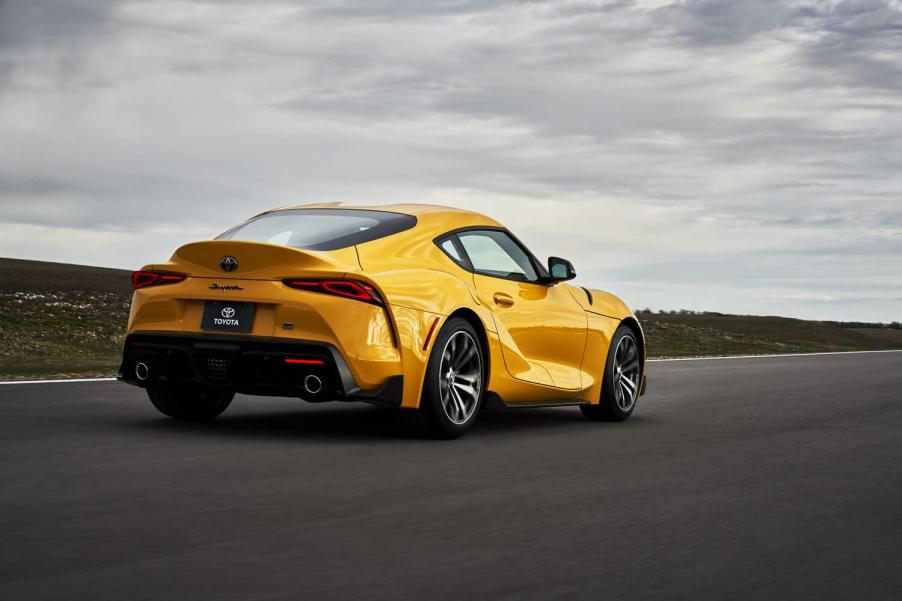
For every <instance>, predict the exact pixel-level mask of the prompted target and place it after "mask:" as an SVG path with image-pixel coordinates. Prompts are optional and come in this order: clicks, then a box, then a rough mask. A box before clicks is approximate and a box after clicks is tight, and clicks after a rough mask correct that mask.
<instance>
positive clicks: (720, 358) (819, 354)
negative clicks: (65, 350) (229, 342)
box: [0, 349, 902, 386]
mask: <svg viewBox="0 0 902 601" xmlns="http://www.w3.org/2000/svg"><path fill="white" fill-rule="evenodd" d="M868 353H902V349H892V350H886V351H834V352H830V353H786V354H783V355H735V356H733V357H678V358H675V359H648V361H647V362H648V363H667V362H670V361H718V360H723V359H768V358H774V357H779V358H783V357H819V356H823V355H865V354H868ZM115 381H116V378H80V379H74V380H64V379H59V380H10V381H7V382H3V381H0V386H3V385H4V384H71V383H73V382H115Z"/></svg>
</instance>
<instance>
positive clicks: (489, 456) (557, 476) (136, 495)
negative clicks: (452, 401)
mask: <svg viewBox="0 0 902 601" xmlns="http://www.w3.org/2000/svg"><path fill="white" fill-rule="evenodd" d="M649 377H650V384H649V394H648V395H647V396H646V397H644V398H643V399H642V400H641V402H640V405H639V408H638V410H637V413H636V414H635V415H634V416H633V418H632V419H630V420H629V421H628V422H626V423H623V424H597V423H590V422H587V421H584V420H583V418H582V417H581V415H580V413H579V411H578V409H576V408H574V407H569V408H552V409H532V410H505V409H501V408H497V407H496V408H489V410H488V411H486V412H485V413H484V414H483V415H482V416H480V421H479V423H478V424H477V427H476V429H475V430H474V431H473V432H472V433H471V434H470V435H469V436H467V437H465V438H463V439H461V440H457V441H425V440H410V439H407V438H404V437H403V436H401V435H400V433H399V432H398V430H397V428H396V426H395V421H394V419H393V414H392V413H391V412H390V411H386V410H379V409H375V408H371V407H367V406H362V405H342V404H337V403H330V404H325V405H309V404H305V403H303V402H301V401H292V400H290V399H265V398H258V397H238V398H237V399H236V401H235V403H234V404H233V405H232V407H231V408H230V410H229V411H228V412H227V413H226V414H225V415H223V416H222V417H221V418H220V419H219V420H217V421H216V422H214V423H210V424H204V425H191V424H183V423H177V422H175V421H172V420H169V419H166V418H163V417H162V416H160V415H158V414H157V413H156V412H155V410H154V409H153V408H152V407H151V406H150V404H149V402H147V400H146V398H145V397H144V396H143V392H142V391H140V390H138V389H136V388H133V387H130V386H126V385H123V384H119V383H116V382H97V383H66V384H24V385H4V386H0V409H2V412H3V413H2V420H0V428H2V437H0V445H2V451H3V455H2V465H0V536H2V538H0V541H2V542H0V545H2V547H0V549H2V562H0V599H4V600H7V601H13V600H18V599H53V600H61V599H66V600H71V599H92V600H94V599H115V600H116V601H124V600H145V599H146V600H153V601H163V600H178V599H192V600H201V599H203V600H207V599H209V600H216V601H227V600H242V601H246V600H249V599H292V600H307V599H309V600H321V599H367V600H370V601H372V600H377V599H408V598H409V599H418V600H424V601H426V600H433V599H453V600H455V601H461V600H464V601H466V600H477V599H490V600H494V599H510V600H518V601H519V600H523V599H542V600H547V599H559V598H566V599H592V600H602V599H631V600H636V599H693V600H697V599H712V600H713V599H716V600H724V599H762V600H765V599H766V600H768V601H772V600H774V599H792V600H799V599H812V600H817V601H823V600H825V599H837V600H840V599H842V600H848V599H867V600H869V601H874V600H877V599H900V598H902V353H873V354H850V355H824V356H810V357H786V358H756V359H735V360H733V359H731V360H701V361H676V362H660V363H654V364H652V365H651V366H650V369H649Z"/></svg>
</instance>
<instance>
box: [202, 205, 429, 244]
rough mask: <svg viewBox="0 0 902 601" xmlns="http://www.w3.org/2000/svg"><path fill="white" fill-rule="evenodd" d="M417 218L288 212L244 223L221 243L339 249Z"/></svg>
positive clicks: (411, 223) (408, 224) (378, 213)
mask: <svg viewBox="0 0 902 601" xmlns="http://www.w3.org/2000/svg"><path fill="white" fill-rule="evenodd" d="M416 223H417V219H416V217H413V216H412V215H402V214H400V213H389V212H386V211H366V210H358V209H285V210H281V211H273V212H272V213H266V214H264V215H260V216H259V217H254V218H253V219H251V220H249V221H247V222H245V223H242V224H241V225H239V226H237V227H234V228H232V229H230V230H229V231H227V232H226V233H224V234H222V235H220V236H219V237H217V238H216V239H217V240H247V241H251V242H268V243H269V244H284V245H285V246H292V247H294V248H300V249H304V250H338V249H339V248H345V247H348V246H354V245H356V244H363V243H364V242H370V241H372V240H376V239H378V238H384V237H385V236H391V235H392V234H397V233H398V232H403V231H404V230H408V229H410V228H412V227H413V226H415V225H416Z"/></svg>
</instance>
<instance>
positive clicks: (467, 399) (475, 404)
mask: <svg viewBox="0 0 902 601" xmlns="http://www.w3.org/2000/svg"><path fill="white" fill-rule="evenodd" d="M485 376H486V374H485V358H484V357H483V350H482V346H481V345H480V344H479V335H478V334H477V333H476V330H475V328H473V326H472V325H471V324H470V322H468V321H467V320H465V319H461V318H459V317H455V318H452V319H450V320H448V322H447V323H446V324H445V326H444V327H443V328H442V329H441V331H440V332H439V334H438V336H437V337H436V339H435V344H434V346H433V348H432V354H431V355H430V356H429V364H428V366H427V368H426V380H425V381H424V382H423V396H422V398H421V399H420V408H419V409H417V410H415V411H414V410H406V411H405V412H404V417H405V419H406V420H407V422H408V424H407V425H408V427H409V428H410V429H411V430H412V431H413V433H415V434H417V435H421V436H423V435H425V436H429V437H432V438H456V437H458V436H460V435H461V434H463V433H464V432H466V431H467V430H469V429H470V428H471V427H472V425H473V422H475V421H476V415H477V414H478V413H479V409H480V407H481V406H482V402H483V398H484V397H485V386H484V382H485Z"/></svg>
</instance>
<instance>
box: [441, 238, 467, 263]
mask: <svg viewBox="0 0 902 601" xmlns="http://www.w3.org/2000/svg"><path fill="white" fill-rule="evenodd" d="M439 247H440V248H441V249H442V250H443V251H445V254H446V255H448V256H449V257H451V258H452V259H454V262H455V263H457V264H458V265H463V264H464V260H463V259H462V258H461V256H460V253H459V252H457V246H455V245H454V239H453V238H447V239H445V240H443V241H442V243H441V244H439Z"/></svg>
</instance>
